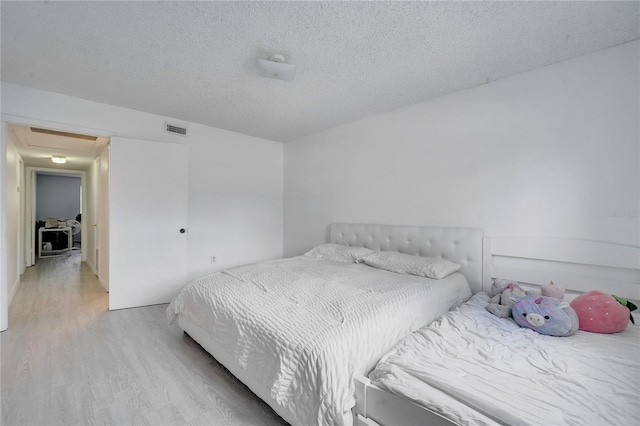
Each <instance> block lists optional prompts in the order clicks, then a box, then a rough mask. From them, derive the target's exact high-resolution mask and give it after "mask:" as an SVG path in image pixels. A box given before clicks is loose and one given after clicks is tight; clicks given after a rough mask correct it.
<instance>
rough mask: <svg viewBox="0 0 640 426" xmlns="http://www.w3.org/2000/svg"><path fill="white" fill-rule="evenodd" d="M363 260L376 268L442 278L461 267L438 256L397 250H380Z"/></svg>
mask: <svg viewBox="0 0 640 426" xmlns="http://www.w3.org/2000/svg"><path fill="white" fill-rule="evenodd" d="M362 262H364V263H366V264H367V265H369V266H373V267H374V268H378V269H384V270H386V271H391V272H397V273H399V274H411V275H418V276H420V277H427V278H435V279H438V280H439V279H441V278H444V277H446V276H447V275H449V274H452V273H454V272H456V271H457V270H458V269H460V268H461V266H460V265H458V264H457V263H453V262H449V261H448V260H445V259H441V258H438V257H422V256H412V255H410V254H404V253H398V252H395V251H379V252H377V253H372V254H369V255H367V256H364V257H363V258H362Z"/></svg>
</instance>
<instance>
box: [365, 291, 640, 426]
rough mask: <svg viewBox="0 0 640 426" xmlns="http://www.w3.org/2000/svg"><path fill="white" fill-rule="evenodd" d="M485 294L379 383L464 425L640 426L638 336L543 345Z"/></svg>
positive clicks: (415, 338) (434, 329)
mask: <svg viewBox="0 0 640 426" xmlns="http://www.w3.org/2000/svg"><path fill="white" fill-rule="evenodd" d="M488 299H489V298H488V296H487V294H486V293H477V294H476V295H474V296H473V297H472V298H471V299H470V300H469V301H468V302H466V303H465V304H463V305H462V306H460V307H459V308H456V309H454V310H452V311H451V312H448V313H447V314H445V315H444V316H443V317H442V318H441V319H440V320H438V321H434V322H433V323H431V324H430V325H429V326H426V327H423V328H421V329H420V330H418V331H416V332H415V333H413V334H411V335H410V336H407V337H406V338H405V339H403V340H402V341H400V342H399V343H398V344H397V345H396V346H395V347H394V348H393V349H392V350H391V351H390V352H389V353H388V354H386V355H385V356H384V357H383V358H382V359H381V360H380V362H379V363H378V365H377V367H376V369H375V370H374V371H373V372H371V374H370V375H369V377H370V379H371V380H372V382H373V383H374V384H375V385H377V386H379V387H381V388H383V389H387V390H389V391H391V392H393V393H395V394H398V395H401V396H405V397H407V398H410V399H412V400H413V401H415V402H417V403H418V404H421V405H423V406H425V407H428V408H429V409H431V410H433V411H436V412H438V413H439V414H442V415H443V416H445V417H446V418H448V419H450V420H452V421H454V422H456V423H458V424H462V425H485V424H496V423H497V424H512V425H515V424H517V425H558V424H567V425H580V426H584V425H638V424H640V404H639V397H640V396H639V395H640V384H639V383H640V381H639V379H640V327H638V326H634V325H631V324H630V325H629V326H628V327H627V328H626V329H625V330H624V331H623V332H621V333H616V334H594V333H587V332H583V331H578V332H577V333H576V334H575V335H573V336H570V337H552V336H543V335H541V334H538V333H536V332H534V331H532V330H529V329H526V328H521V327H519V326H518V325H517V324H516V323H515V322H514V321H513V320H511V319H508V320H507V319H501V318H498V317H496V316H493V315H491V314H490V313H489V312H487V311H486V309H485V308H484V306H485V305H486V304H487V302H488Z"/></svg>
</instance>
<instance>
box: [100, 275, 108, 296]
mask: <svg viewBox="0 0 640 426" xmlns="http://www.w3.org/2000/svg"><path fill="white" fill-rule="evenodd" d="M98 281H100V284H101V285H102V288H104V289H105V290H106V292H107V293H109V285H108V284H107V283H105V282H104V281H103V280H102V278H101V277H98Z"/></svg>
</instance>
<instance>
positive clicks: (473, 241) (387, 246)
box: [178, 223, 482, 424]
mask: <svg viewBox="0 0 640 426" xmlns="http://www.w3.org/2000/svg"><path fill="white" fill-rule="evenodd" d="M326 240H327V241H328V242H331V243H338V244H344V245H351V246H359V247H367V248H370V249H372V250H388V251H397V252H400V253H407V254H413V255H415V254H419V255H422V256H427V257H442V258H444V259H446V260H450V261H452V262H455V263H458V264H460V265H462V268H461V269H460V272H461V273H462V274H463V275H465V277H466V278H467V281H468V282H469V285H470V286H471V289H472V291H474V292H477V291H480V290H481V289H482V230H480V229H471V228H449V227H424V226H393V225H371V224H346V223H340V224H331V225H329V226H328V228H327V238H326ZM301 254H302V253H301ZM178 325H179V326H180V327H181V328H182V329H183V330H184V331H185V332H186V333H187V334H189V335H190V336H191V337H192V338H193V339H194V340H195V341H196V342H198V343H199V344H200V346H202V347H203V348H204V349H205V350H206V351H207V352H209V353H210V354H211V355H213V357H214V358H216V360H218V362H220V363H221V364H222V365H224V366H225V367H226V368H227V369H228V370H229V371H230V372H231V373H232V374H233V375H234V376H235V377H237V378H238V379H239V380H240V381H242V382H243V383H244V384H245V385H247V387H249V389H251V391H252V392H253V393H255V394H256V395H257V396H258V397H259V398H260V399H262V400H263V401H265V402H266V403H267V404H269V405H270V406H271V408H273V410H274V411H275V412H276V413H278V415H280V417H282V418H283V419H285V420H286V421H287V422H289V423H292V424H294V423H295V420H294V419H292V418H291V417H290V415H289V413H288V411H286V410H283V408H282V407H281V406H279V405H278V404H276V403H275V401H273V400H272V398H271V396H270V395H269V394H264V392H262V391H261V389H262V388H261V387H260V386H257V384H256V383H255V382H254V381H253V378H252V377H251V376H249V375H248V374H246V372H245V370H243V369H242V368H240V367H239V366H238V363H237V360H235V359H230V357H229V356H228V355H226V353H225V352H224V351H223V350H221V348H219V346H218V345H217V344H216V342H215V341H213V340H212V339H211V338H210V337H209V333H208V332H206V331H205V330H203V329H202V328H201V327H200V326H199V325H198V324H197V323H195V322H192V321H189V319H188V318H185V317H182V316H179V317H178Z"/></svg>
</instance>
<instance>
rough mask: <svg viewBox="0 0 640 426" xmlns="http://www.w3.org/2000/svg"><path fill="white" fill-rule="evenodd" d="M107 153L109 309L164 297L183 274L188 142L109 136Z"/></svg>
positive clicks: (168, 298)
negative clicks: (109, 144)
mask: <svg viewBox="0 0 640 426" xmlns="http://www.w3.org/2000/svg"><path fill="white" fill-rule="evenodd" d="M110 157H111V158H110V183H109V194H110V199H109V204H110V209H109V210H110V212H109V222H110V231H109V309H112V310H113V309H121V308H130V307H136V306H145V305H153V304H159V303H167V302H169V301H171V299H172V298H173V297H174V296H175V295H176V294H177V292H178V290H180V289H181V288H182V287H183V286H184V285H185V284H186V278H187V235H186V227H187V202H188V195H187V190H188V174H187V173H188V172H187V167H188V164H187V163H188V148H187V146H186V145H178V144H172V143H162V142H152V141H144V140H135V139H124V138H117V137H112V138H111V153H110ZM101 245H102V244H101Z"/></svg>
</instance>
